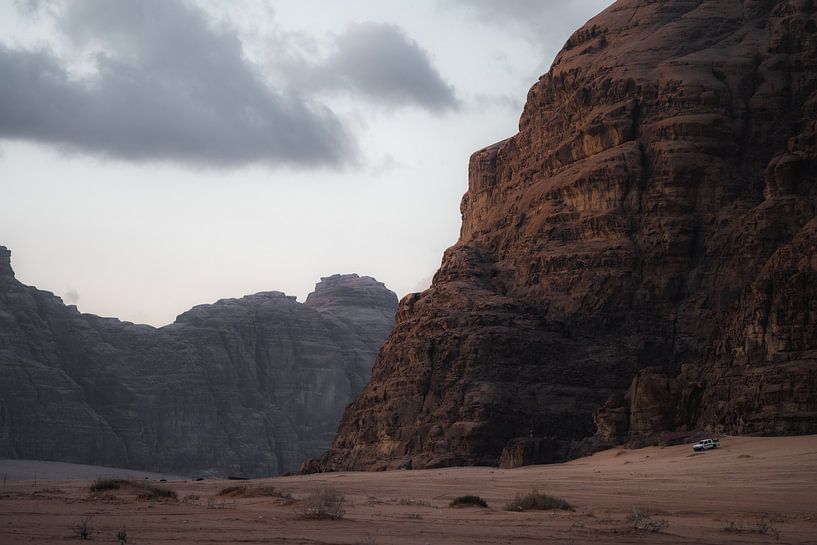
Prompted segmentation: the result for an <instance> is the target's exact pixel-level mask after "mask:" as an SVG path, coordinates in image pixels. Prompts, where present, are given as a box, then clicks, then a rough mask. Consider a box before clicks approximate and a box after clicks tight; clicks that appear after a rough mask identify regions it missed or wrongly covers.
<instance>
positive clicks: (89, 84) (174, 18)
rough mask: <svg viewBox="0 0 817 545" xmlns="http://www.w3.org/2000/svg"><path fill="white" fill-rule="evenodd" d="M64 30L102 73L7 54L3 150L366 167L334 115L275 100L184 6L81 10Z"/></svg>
mask: <svg viewBox="0 0 817 545" xmlns="http://www.w3.org/2000/svg"><path fill="white" fill-rule="evenodd" d="M62 7H63V9H62V10H60V11H59V13H60V16H59V18H58V19H56V20H55V24H56V25H57V28H58V29H59V31H60V32H61V33H62V34H63V35H64V37H66V38H68V39H69V41H70V42H71V43H73V44H74V45H75V46H76V47H77V48H78V50H81V51H96V52H97V53H96V54H95V56H94V58H93V60H94V65H95V69H96V72H95V73H93V74H90V75H82V76H79V77H78V76H77V75H76V74H73V73H71V72H69V70H68V69H67V68H66V67H65V65H64V64H63V62H62V60H61V59H60V58H59V57H58V56H57V55H56V54H54V53H52V52H50V51H48V50H37V51H31V50H22V49H11V48H9V47H7V46H3V45H0V138H3V139H8V140H31V141H39V142H45V143H49V144H53V145H57V146H59V147H62V148H64V149H67V150H75V151H81V152H86V153H92V154H99V155H107V156H112V157H117V158H124V159H128V160H136V161H139V160H172V161H181V162H186V163H194V164H209V165H237V164H246V163H253V162H264V163H269V164H291V165H298V166H312V165H330V166H336V165H340V164H343V163H346V162H349V161H350V160H353V159H354V157H355V155H356V150H355V145H354V140H353V138H352V137H351V136H350V135H349V134H348V133H347V132H346V130H345V129H344V127H343V126H342V125H341V123H340V121H339V120H338V119H337V117H336V116H335V115H334V114H333V113H332V112H331V111H330V110H329V109H327V108H326V107H323V106H320V105H316V104H313V103H310V102H309V101H307V100H306V99H304V98H303V97H302V96H298V95H296V94H293V93H285V92H276V91H274V90H272V89H271V88H270V87H269V86H267V85H266V84H265V82H264V81H263V80H262V77H261V75H260V74H259V72H258V70H257V68H256V67H255V66H254V65H252V64H251V63H250V62H249V61H247V60H246V59H245V58H244V56H243V53H242V46H241V42H240V41H239V39H238V37H237V36H236V35H235V33H234V32H230V31H228V30H226V29H218V28H214V27H212V26H211V25H210V24H209V21H208V20H207V18H206V16H205V15H204V14H203V12H201V11H200V10H197V9H195V8H194V7H191V6H190V5H188V4H186V3H183V2H181V1H179V0H142V1H138V2H137V1H127V2H110V1H108V0H71V1H70V2H67V3H65V4H64V5H63V6H62Z"/></svg>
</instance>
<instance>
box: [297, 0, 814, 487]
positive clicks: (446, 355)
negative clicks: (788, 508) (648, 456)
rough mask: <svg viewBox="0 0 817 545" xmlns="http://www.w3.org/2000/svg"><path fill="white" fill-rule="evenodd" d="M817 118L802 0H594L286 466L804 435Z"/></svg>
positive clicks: (483, 154)
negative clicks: (350, 384)
mask: <svg viewBox="0 0 817 545" xmlns="http://www.w3.org/2000/svg"><path fill="white" fill-rule="evenodd" d="M816 122H817V10H816V9H815V2H813V1H811V0H787V1H772V0H754V1H751V0H745V1H741V0H702V1H701V0H671V1H662V2H656V1H648V0H620V1H619V2H617V3H616V4H614V5H613V6H611V7H610V8H608V9H607V10H606V11H605V12H604V13H602V14H601V15H599V16H598V17H596V18H595V19H593V20H591V21H590V22H589V23H588V24H587V25H586V26H585V27H584V28H582V29H581V30H579V31H578V32H576V33H575V34H574V35H573V36H572V37H571V38H570V40H569V41H568V42H567V44H566V45H565V48H564V50H563V51H562V52H561V53H560V54H559V56H558V57H557V58H556V61H555V62H554V65H553V67H552V68H551V70H550V72H549V73H547V74H546V75H544V76H542V78H540V80H539V81H538V83H536V84H535V85H534V86H533V88H532V89H531V90H530V92H529V94H528V100H527V104H526V106H525V110H524V113H523V114H522V118H521V120H520V124H519V133H518V134H517V135H516V136H514V137H513V138H510V139H508V140H505V141H503V142H500V143H498V144H495V145H493V146H490V147H488V148H485V149H483V150H481V151H478V152H476V153H475V154H474V155H473V156H472V158H471V163H470V176H469V188H468V192H467V193H466V195H465V197H464V198H463V201H462V207H461V208H462V216H463V222H462V231H461V236H460V240H459V242H458V243H457V244H456V245H455V246H454V247H452V248H451V249H449V250H448V251H447V252H446V254H445V257H444V259H443V264H442V267H441V269H440V271H439V272H438V273H437V274H436V276H435V278H434V283H433V285H432V287H431V288H430V289H429V290H428V291H426V292H424V293H422V294H415V295H411V296H408V297H406V298H405V299H404V300H403V301H402V302H401V304H400V308H399V310H398V319H397V327H396V329H395V330H394V332H393V334H392V336H391V338H390V339H389V340H388V341H387V343H386V345H385V347H384V349H383V350H382V351H381V353H380V356H379V359H378V361H377V363H376V364H375V368H374V371H373V375H372V380H371V382H370V383H369V385H368V386H367V387H366V389H365V390H364V391H363V393H362V394H361V395H360V397H359V398H358V399H357V400H356V401H355V402H354V403H353V404H352V405H351V406H350V407H349V408H348V409H347V411H346V414H345V416H344V419H343V422H342V424H341V426H340V429H339V432H338V436H337V438H336V439H335V443H334V447H333V449H332V451H330V452H328V453H327V454H326V455H324V456H323V457H322V458H321V459H318V460H315V461H313V462H311V463H309V464H307V465H306V466H305V467H304V470H305V471H327V470H333V469H381V468H396V467H415V468H417V467H434V466H442V465H452V464H496V463H498V461H499V459H500V456H501V455H502V452H503V449H505V448H506V446H507V447H509V448H510V449H511V450H510V451H506V453H505V454H506V455H505V457H504V458H503V460H513V459H525V458H530V456H531V455H530V453H529V452H528V451H529V450H530V449H528V450H525V449H522V450H524V452H522V450H520V448H521V447H520V444H521V443H520V441H519V440H518V439H517V438H521V437H524V438H526V439H527V440H528V443H530V440H531V439H534V440H536V439H537V438H538V439H542V440H544V439H548V440H555V441H556V444H555V446H554V447H553V448H551V449H549V450H548V452H560V453H562V455H563V456H565V457H569V456H571V455H575V454H577V453H579V452H581V448H580V445H579V441H580V440H581V439H583V438H587V437H590V436H593V435H594V433H595V432H596V427H597V426H598V428H599V430H600V432H601V435H606V436H607V437H606V438H607V439H610V440H620V439H624V438H626V437H628V436H629V437H632V436H636V435H637V436H642V435H645V434H650V433H654V432H658V431H664V430H668V429H694V428H699V427H703V428H706V429H711V430H717V431H723V432H735V433H806V432H810V433H814V432H817V398H816V395H817V325H816V324H817V257H815V249H817V219H815V202H816V199H815V188H816V187H817V184H816V183H815V166H817V165H816V164H815V154H816V153H817V150H816V148H817V133H815V123H816ZM648 367H649V368H650V370H649V372H645V373H639V371H641V370H642V369H645V368H648ZM636 377H638V378H636ZM634 379H635V380H634ZM611 397H612V399H613V400H616V398H617V401H615V402H613V403H611V404H607V405H606V406H605V403H606V401H607V400H608V399H611ZM594 412H595V423H594ZM525 444H527V443H525ZM531 444H533V443H531ZM548 444H550V443H548Z"/></svg>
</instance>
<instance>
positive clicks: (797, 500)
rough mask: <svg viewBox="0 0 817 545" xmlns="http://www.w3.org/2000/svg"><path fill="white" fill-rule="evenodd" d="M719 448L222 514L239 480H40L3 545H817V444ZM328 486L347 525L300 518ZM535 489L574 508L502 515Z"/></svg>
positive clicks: (405, 474) (469, 471) (748, 441)
mask: <svg viewBox="0 0 817 545" xmlns="http://www.w3.org/2000/svg"><path fill="white" fill-rule="evenodd" d="M722 444H723V448H722V449H721V450H719V451H714V452H706V453H703V454H693V453H692V451H691V449H690V448H689V446H688V445H683V446H677V447H667V448H659V447H653V448H647V449H643V450H637V451H627V450H621V449H615V450H610V451H607V452H603V453H599V454H596V455H594V456H592V457H589V458H584V459H581V460H576V461H573V462H570V463H566V464H560V465H550V466H535V467H527V468H521V469H515V470H500V469H492V468H484V467H469V468H452V469H443V470H423V471H400V472H381V473H336V474H328V475H310V476H294V477H285V478H276V479H263V480H256V481H250V482H248V483H243V484H246V485H247V486H274V487H275V488H276V489H278V490H281V491H282V492H286V493H289V494H292V495H293V496H294V499H295V501H294V502H293V503H286V502H284V501H282V500H280V499H277V498H273V497H254V498H227V501H226V502H225V503H224V507H223V508H208V503H209V502H216V503H215V504H216V505H220V503H221V501H222V499H220V498H219V497H218V496H216V494H217V493H218V491H219V490H221V489H222V488H224V487H226V486H230V485H235V482H230V481H205V482H191V481H186V482H185V481H181V482H169V483H167V485H168V486H169V487H171V488H173V489H174V490H175V491H176V492H177V493H178V495H179V497H181V498H184V497H189V498H195V499H188V500H186V501H185V502H184V503H176V502H170V503H167V502H145V501H137V500H136V499H135V498H132V497H131V496H129V495H128V494H127V493H116V494H114V495H115V497H111V496H107V497H99V498H97V499H93V498H92V497H91V496H89V494H88V492H87V485H88V484H89V483H87V482H85V483H80V482H46V483H41V484H39V485H38V490H39V491H38V492H36V493H33V490H34V489H33V487H32V484H33V483H31V482H15V483H10V484H9V485H7V487H6V488H5V489H2V490H0V542H2V543H19V542H23V541H25V542H26V543H35V544H38V543H43V544H46V543H48V544H51V543H55V542H60V541H62V540H63V539H64V538H68V537H70V536H71V535H72V533H71V530H70V529H69V527H70V526H71V525H73V524H76V523H77V522H79V521H80V520H81V519H82V518H84V517H85V516H86V515H87V514H88V513H94V518H93V519H92V520H91V523H90V524H91V526H92V527H94V528H95V529H96V531H97V534H96V535H94V536H93V539H94V540H96V541H107V540H110V541H111V542H113V541H114V540H113V536H115V535H116V532H117V531H118V530H120V529H121V528H122V526H126V527H127V530H128V538H129V539H128V541H129V542H133V543H159V544H160V543H165V542H170V541H171V540H172V541H173V542H174V543H203V542H207V543H237V542H241V543H284V542H286V543H304V544H311V543H337V544H350V545H351V544H359V543H375V544H380V545H384V544H385V545H417V544H418V543H420V544H422V543H438V544H439V543H445V544H446V545H473V544H474V543H553V544H558V545H567V544H570V543H575V544H582V545H586V544H599V545H601V544H609V543H644V544H648V543H649V544H653V543H657V544H670V543H672V544H699V543H711V544H721V543H724V544H742V545H745V544H754V543H792V544H800V543H814V536H815V535H817V517H815V513H814V505H816V504H817V437H815V436H810V437H807V436H803V437H781V438H740V437H734V438H733V437H727V438H724V439H723V440H722ZM326 486H330V487H333V488H335V489H337V490H338V491H340V492H341V493H342V494H344V495H345V498H346V515H345V517H344V519H343V520H340V521H326V520H323V521H322V520H318V521H315V520H306V519H304V518H303V517H302V515H301V513H302V509H303V504H302V499H303V498H304V497H305V496H306V495H308V494H309V493H312V492H314V491H317V490H319V489H321V488H323V487H326ZM533 488H537V489H538V490H539V491H540V492H546V493H548V494H552V495H555V496H558V497H562V498H565V499H566V500H567V501H568V502H569V503H570V504H571V505H573V506H574V507H575V511H572V512H568V511H558V512H553V511H551V512H540V511H530V512H508V511H505V510H504V509H503V507H504V506H505V504H506V503H507V502H509V501H511V500H512V499H513V498H514V497H515V496H516V494H517V493H521V494H525V493H527V492H529V491H531V490H532V489H533ZM464 494H477V495H479V496H481V497H482V498H484V499H485V500H486V501H487V502H488V508H487V509H480V508H463V509H452V508H449V507H448V504H449V503H450V501H451V500H452V499H453V498H455V497H458V496H461V495H464ZM633 512H638V513H639V514H640V515H642V516H646V517H648V518H650V519H652V520H659V521H660V520H665V521H666V523H667V526H666V528H664V529H663V531H661V532H658V533H651V532H648V531H644V530H637V529H634V528H633V522H632V520H631V518H632V515H633ZM759 524H765V526H760V527H759V526H758V525H759ZM732 527H734V530H732V529H731V528H732ZM758 528H763V529H764V530H765V531H764V532H759V531H758ZM778 535H779V539H778ZM284 536H285V537H284Z"/></svg>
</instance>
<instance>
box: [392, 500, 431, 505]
mask: <svg viewBox="0 0 817 545" xmlns="http://www.w3.org/2000/svg"><path fill="white" fill-rule="evenodd" d="M397 503H399V504H400V505H410V506H418V505H419V506H421V507H431V504H430V503H429V502H427V501H425V500H413V499H411V498H400V500H399V501H398V502H397Z"/></svg>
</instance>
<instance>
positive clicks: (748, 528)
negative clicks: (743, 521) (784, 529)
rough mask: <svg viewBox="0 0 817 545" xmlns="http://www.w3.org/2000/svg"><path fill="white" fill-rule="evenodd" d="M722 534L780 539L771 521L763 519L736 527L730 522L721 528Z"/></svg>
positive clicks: (778, 531)
mask: <svg viewBox="0 0 817 545" xmlns="http://www.w3.org/2000/svg"><path fill="white" fill-rule="evenodd" d="M723 531H724V532H730V533H736V534H761V535H767V536H775V537H776V538H777V539H780V530H778V529H777V528H775V527H774V526H772V524H771V521H769V520H768V519H766V518H765V517H761V518H759V519H758V520H757V522H755V523H754V524H749V525H745V526H744V525H741V526H738V525H737V524H735V521H733V520H730V521H728V522H727V523H726V525H725V526H724V527H723Z"/></svg>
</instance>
